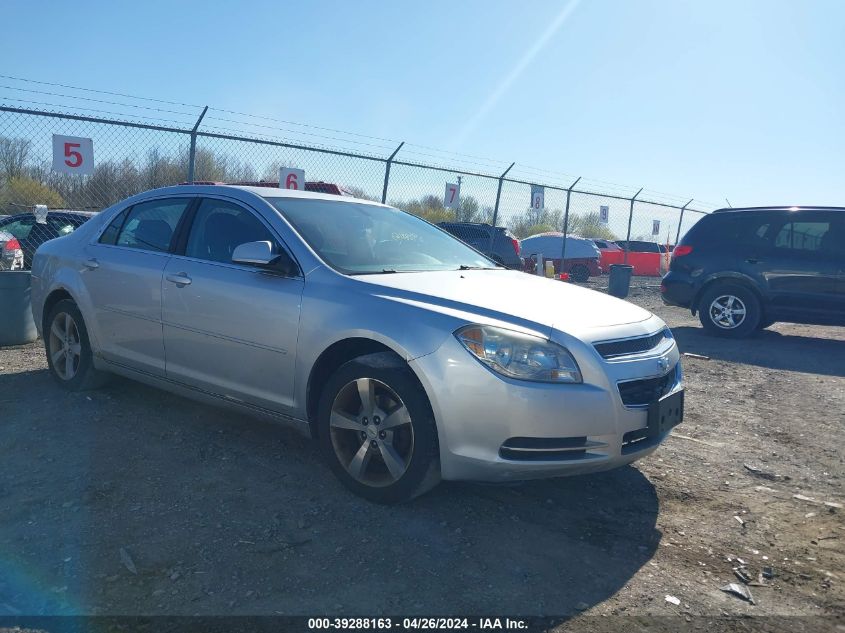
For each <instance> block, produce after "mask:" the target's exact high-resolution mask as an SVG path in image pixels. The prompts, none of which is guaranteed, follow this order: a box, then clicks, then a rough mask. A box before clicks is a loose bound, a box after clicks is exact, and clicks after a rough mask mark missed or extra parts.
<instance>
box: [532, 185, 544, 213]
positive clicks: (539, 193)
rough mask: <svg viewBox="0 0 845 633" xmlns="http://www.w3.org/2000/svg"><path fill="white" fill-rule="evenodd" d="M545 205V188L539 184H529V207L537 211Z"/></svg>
mask: <svg viewBox="0 0 845 633" xmlns="http://www.w3.org/2000/svg"><path fill="white" fill-rule="evenodd" d="M545 207H546V190H545V189H544V188H543V187H541V186H540V185H531V208H532V209H533V210H534V211H539V210H540V209H544V208H545Z"/></svg>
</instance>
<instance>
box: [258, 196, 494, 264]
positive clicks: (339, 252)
mask: <svg viewBox="0 0 845 633" xmlns="http://www.w3.org/2000/svg"><path fill="white" fill-rule="evenodd" d="M267 201H268V202H269V203H270V204H272V205H273V206H275V207H276V208H277V209H278V210H279V211H280V212H281V214H282V215H283V216H284V217H285V218H286V219H287V220H288V221H289V222H290V223H291V224H292V225H293V227H294V229H296V231H297V233H299V235H300V236H302V238H303V239H304V240H305V241H306V242H307V243H308V244H309V245H310V246H311V248H313V249H314V250H315V251H316V252H317V254H318V255H319V256H320V257H321V258H322V259H323V260H324V261H325V262H326V263H327V264H329V265H330V266H332V267H333V268H335V269H337V270H339V271H341V272H343V273H346V274H351V275H360V274H372V273H381V272H422V271H436V270H459V269H468V268H498V267H497V266H496V264H495V263H493V262H492V261H491V260H489V259H487V258H486V257H484V256H483V255H480V254H479V253H478V252H477V251H475V250H473V249H471V248H470V247H469V246H467V245H466V244H464V243H463V242H461V241H460V240H458V239H456V238H455V237H453V236H452V235H450V234H449V233H446V232H445V231H442V230H440V229H438V228H437V227H435V226H432V225H431V224H429V223H428V222H425V221H424V220H421V219H420V218H418V217H416V216H414V215H411V214H410V213H406V212H404V211H399V210H398V209H394V208H391V207H381V206H375V205H370V204H366V203H358V202H339V201H338V202H335V201H330V200H308V199H296V198H276V197H272V198H271V197H268V198H267Z"/></svg>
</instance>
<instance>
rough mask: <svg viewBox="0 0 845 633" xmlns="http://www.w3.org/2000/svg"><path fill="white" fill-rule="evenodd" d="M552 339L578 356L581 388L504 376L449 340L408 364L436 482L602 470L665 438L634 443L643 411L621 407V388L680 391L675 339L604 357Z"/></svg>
mask: <svg viewBox="0 0 845 633" xmlns="http://www.w3.org/2000/svg"><path fill="white" fill-rule="evenodd" d="M646 323H648V322H646ZM645 327H648V326H645ZM646 333H647V334H653V333H654V331H653V330H652V331H650V332H643V334H646ZM553 338H555V337H554V336H553ZM558 342H560V343H562V344H564V345H565V346H566V347H567V348H568V349H569V351H570V352H571V353H572V354H573V356H574V357H575V358H576V360H577V362H578V364H579V367H580V368H581V372H582V374H583V376H584V383H583V384H577V385H561V384H549V383H538V382H526V381H519V380H511V379H507V378H503V377H501V376H499V375H498V374H495V373H494V372H493V371H491V370H490V369H488V368H487V367H485V366H483V365H482V364H481V363H480V362H478V361H477V360H476V359H475V358H473V357H472V356H471V355H470V354H469V353H468V352H467V351H466V350H465V349H464V348H463V347H462V346H461V345H460V343H458V341H457V340H455V339H454V338H453V337H450V338H449V340H447V341H446V342H445V343H444V344H443V345H442V346H441V347H440V348H439V349H438V350H437V351H436V352H434V353H432V354H429V355H427V356H423V357H421V358H417V359H415V360H413V361H411V366H412V367H413V369H414V370H415V372H416V374H417V376H418V377H419V378H420V380H421V381H422V382H423V386H424V387H425V389H426V391H427V393H428V394H429V399H430V400H431V404H432V408H433V411H434V416H435V420H436V421H437V429H438V437H439V440H440V467H441V476H442V477H443V479H462V480H476V481H499V482H505V481H518V480H524V479H536V478H546V477H558V476H564V475H576V474H583V473H591V472H599V471H603V470H610V469H612V468H617V467H619V466H624V465H625V464H629V463H631V462H633V461H635V460H637V459H640V458H641V457H644V456H645V455H648V454H649V453H651V452H652V451H654V449H655V448H657V446H658V445H659V444H660V443H661V442H662V441H663V439H665V437H666V435H668V434H663V435H659V436H655V437H649V438H646V439H641V438H642V435H643V434H642V433H638V431H641V430H642V429H644V428H646V426H647V418H648V412H647V406H642V405H640V406H626V405H625V404H624V403H623V401H622V396H621V395H620V390H619V383H620V382H623V383H624V382H627V381H634V380H643V379H654V378H659V377H661V376H665V375H666V374H669V373H671V374H672V376H670V377H669V378H670V379H669V380H668V381H667V382H666V383H665V384H666V391H665V393H674V392H676V391H678V390H680V389H682V384H683V381H682V374H681V370H680V365H679V353H678V348H677V345H676V344H675V342H674V340H673V339H667V340H666V343H665V344H662V345H659V346H658V347H656V348H655V349H653V350H649V351H648V352H644V353H641V354H635V355H631V356H626V357H621V358H613V359H610V360H607V359H604V358H602V357H601V356H600V355H599V354H598V352H597V351H596V350H595V348H594V347H593V346H592V345H591V344H587V343H584V342H581V341H574V340H567V341H565V342H564V341H562V340H559V341H558ZM556 449H557V450H556Z"/></svg>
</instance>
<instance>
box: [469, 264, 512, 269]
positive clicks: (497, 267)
mask: <svg viewBox="0 0 845 633" xmlns="http://www.w3.org/2000/svg"><path fill="white" fill-rule="evenodd" d="M500 268H502V267H501V266H495V267H490V266H466V265H464V264H461V265H460V266H459V267H458V270H499V269H500Z"/></svg>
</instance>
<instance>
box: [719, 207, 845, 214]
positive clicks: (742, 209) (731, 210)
mask: <svg viewBox="0 0 845 633" xmlns="http://www.w3.org/2000/svg"><path fill="white" fill-rule="evenodd" d="M747 211H791V212H795V211H839V212H842V211H845V207H817V206H809V207H808V206H803V207H801V206H792V207H787V206H776V207H730V208H726V209H716V210H715V211H713V213H742V212H747Z"/></svg>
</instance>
